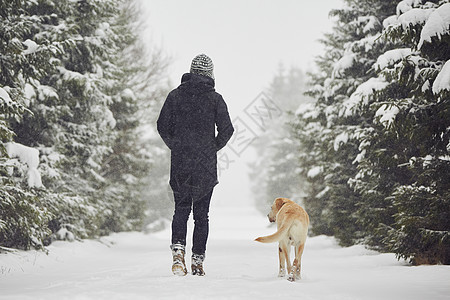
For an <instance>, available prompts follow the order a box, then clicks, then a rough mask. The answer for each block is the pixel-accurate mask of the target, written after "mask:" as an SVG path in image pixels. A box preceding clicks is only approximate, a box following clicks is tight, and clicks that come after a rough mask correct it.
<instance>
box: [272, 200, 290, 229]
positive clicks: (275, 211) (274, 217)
mask: <svg viewBox="0 0 450 300" xmlns="http://www.w3.org/2000/svg"><path fill="white" fill-rule="evenodd" d="M289 201H291V200H289V199H286V198H277V199H275V201H273V204H272V207H271V208H270V212H269V214H268V215H267V217H268V218H269V221H270V223H273V222H275V221H276V220H277V214H278V212H279V211H280V209H281V208H282V207H283V205H285V204H286V203H287V202H289Z"/></svg>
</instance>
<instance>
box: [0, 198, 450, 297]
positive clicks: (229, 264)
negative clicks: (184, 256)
mask: <svg viewBox="0 0 450 300" xmlns="http://www.w3.org/2000/svg"><path fill="white" fill-rule="evenodd" d="M211 220H212V222H211V235H210V240H209V244H208V252H207V259H206V262H205V270H206V273H207V274H206V276H205V277H194V276H191V275H188V276H186V277H175V276H173V275H172V274H171V269H170V267H171V254H170V250H169V231H163V232H159V233H156V234H150V235H145V234H142V233H120V234H114V235H112V236H109V237H106V238H102V239H101V241H100V242H99V241H92V240H89V241H84V242H74V243H69V242H56V243H54V244H52V245H51V246H50V247H49V250H50V254H49V255H48V256H47V255H45V254H44V253H42V252H35V251H29V252H17V253H13V254H7V255H6V254H0V299H108V300H112V299H213V298H214V299H274V298H276V299H386V300H387V299H408V300H411V299H450V267H449V266H420V267H411V266H407V265H406V264H405V263H404V262H398V261H397V260H396V259H395V257H394V255H392V254H379V253H376V252H372V251H368V250H365V249H364V248H363V247H360V246H355V247H350V248H341V247H339V246H337V245H336V243H335V241H334V239H333V238H329V237H323V236H320V237H314V238H309V239H308V241H307V244H306V249H305V252H304V256H303V271H302V275H303V279H302V280H301V281H298V282H295V283H291V282H288V281H287V280H286V279H282V278H278V277H277V273H278V269H277V268H278V257H277V246H276V244H260V243H256V242H254V241H253V239H254V238H255V237H257V236H259V235H263V234H268V233H272V232H273V231H274V230H275V229H274V228H273V227H268V222H267V220H266V218H265V217H262V216H261V215H259V214H258V213H257V212H256V211H255V210H254V209H252V208H249V207H248V208H241V209H240V210H237V209H236V207H233V208H228V207H221V206H213V207H212V210H211ZM191 226H192V225H191ZM188 246H190V245H188ZM189 252H190V251H189ZM189 252H188V255H189V254H190V253H189Z"/></svg>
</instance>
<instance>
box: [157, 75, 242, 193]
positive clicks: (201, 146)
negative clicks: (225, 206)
mask: <svg viewBox="0 0 450 300" xmlns="http://www.w3.org/2000/svg"><path fill="white" fill-rule="evenodd" d="M157 125H158V132H159V134H160V135H161V138H162V139H163V140H164V142H165V143H166V145H167V147H169V148H170V150H171V170H170V185H171V187H172V189H173V190H174V192H176V191H180V190H184V188H186V187H188V188H189V187H191V188H193V190H194V193H195V194H197V193H199V194H198V196H201V195H200V194H201V193H206V192H208V191H209V190H210V189H211V188H212V187H214V186H215V185H216V184H217V183H218V181H217V151H219V150H220V149H221V148H223V147H224V146H225V145H226V143H227V142H228V141H229V139H230V138H231V136H232V135H233V132H234V128H233V125H232V123H231V120H230V116H229V114H228V109H227V105H226V104H225V101H224V100H223V98H222V96H221V95H220V94H219V93H217V92H216V91H215V89H214V80H213V79H212V78H209V77H206V76H202V75H197V74H191V73H186V74H184V75H183V77H182V79H181V85H180V86H179V87H178V88H176V89H174V90H173V91H171V92H170V93H169V95H168V96H167V99H166V101H165V103H164V105H163V107H162V109H161V113H160V115H159V118H158V121H157ZM216 128H217V136H216ZM195 194H194V196H195Z"/></svg>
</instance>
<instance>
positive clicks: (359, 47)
mask: <svg viewBox="0 0 450 300" xmlns="http://www.w3.org/2000/svg"><path fill="white" fill-rule="evenodd" d="M345 3H346V7H345V8H343V9H340V10H335V11H332V12H331V15H332V16H335V17H336V18H337V25H336V26H335V27H334V32H333V34H328V35H326V36H325V39H323V43H324V45H325V47H326V51H325V54H324V56H323V57H319V58H318V61H317V64H318V66H319V68H320V69H321V73H319V74H314V75H313V76H312V85H313V88H312V89H311V91H310V94H311V95H312V96H314V97H315V98H317V99H318V102H317V105H316V106H315V108H314V109H315V110H317V112H315V113H314V111H312V110H306V111H304V112H302V114H300V115H299V117H300V119H301V118H306V120H299V125H301V126H300V127H299V128H297V131H298V134H299V138H300V140H301V141H302V143H303V144H304V145H309V146H308V148H309V149H308V151H307V153H306V155H305V157H304V158H303V159H302V161H303V163H304V164H305V166H309V170H305V174H309V175H310V176H308V177H309V178H310V181H311V183H312V186H314V187H315V188H314V191H311V192H312V193H311V194H310V196H309V197H308V198H307V205H306V206H307V208H308V206H310V212H311V213H312V214H313V217H314V216H315V217H317V218H318V219H316V220H315V221H314V220H313V217H312V218H311V219H312V221H311V223H312V224H313V232H315V229H314V227H315V226H314V223H316V225H317V227H316V228H321V231H317V232H315V233H317V234H321V233H332V234H333V235H335V236H336V237H337V238H338V239H339V240H340V242H341V243H342V244H344V245H350V244H353V243H355V242H357V241H358V240H360V239H361V238H362V237H363V236H364V231H365V230H366V229H367V227H366V226H364V224H363V222H361V221H364V220H362V219H360V218H358V216H357V214H356V212H357V211H358V209H359V208H365V207H366V206H365V204H364V201H368V199H367V198H362V197H361V194H360V192H359V191H358V190H354V189H353V188H352V187H351V186H350V185H349V184H348V183H349V180H350V179H351V178H353V177H354V176H355V174H357V169H356V163H357V161H358V159H359V158H360V157H358V156H357V155H358V153H359V152H360V151H359V150H358V148H359V146H360V145H359V143H358V140H357V137H358V136H359V135H361V134H363V133H364V132H365V128H366V127H367V126H368V125H367V123H368V122H369V121H370V118H369V117H368V116H367V115H364V114H349V113H348V112H347V109H346V108H347V106H348V105H349V103H352V101H355V96H357V95H358V94H359V91H358V90H357V87H358V86H359V85H361V84H362V83H364V82H366V81H367V80H368V79H370V77H371V76H372V74H373V71H372V70H371V66H372V64H373V63H374V62H375V60H376V58H377V56H378V54H379V53H382V51H383V49H384V47H385V45H384V43H383V42H382V41H380V40H379V39H377V37H378V36H379V33H380V32H381V29H382V26H381V22H380V19H383V17H384V16H385V15H386V14H389V11H392V10H393V9H395V5H393V4H392V3H391V2H387V1H345ZM313 124H314V125H313ZM308 128H310V129H312V130H313V132H309V130H307V129H308ZM311 134H314V136H313V137H312V139H313V141H309V142H308V139H311ZM308 153H309V154H308ZM319 171H320V172H319ZM313 175H314V176H313ZM311 210H312V211H311ZM379 212H380V213H381V211H379ZM387 215H389V214H387ZM383 218H384V217H383V216H381V215H380V216H379V219H380V220H381V219H383ZM319 224H320V225H319Z"/></svg>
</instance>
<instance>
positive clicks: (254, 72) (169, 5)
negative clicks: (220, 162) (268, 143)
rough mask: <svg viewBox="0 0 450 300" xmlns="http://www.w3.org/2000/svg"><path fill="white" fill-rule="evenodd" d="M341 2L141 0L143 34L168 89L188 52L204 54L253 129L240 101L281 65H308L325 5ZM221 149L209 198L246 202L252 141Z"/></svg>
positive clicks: (327, 22)
mask: <svg viewBox="0 0 450 300" xmlns="http://www.w3.org/2000/svg"><path fill="white" fill-rule="evenodd" d="M341 6H342V2H341V1H340V0H321V1H308V2H306V1H296V0H282V1H262V0H246V1H238V0H231V1H210V0H209V1H208V0H194V1H174V0H146V1H143V8H144V10H145V12H144V15H145V19H146V20H145V22H146V26H147V27H148V28H147V31H146V33H145V40H146V41H147V42H148V45H149V46H151V47H154V46H157V47H160V48H162V49H163V51H164V52H165V53H166V54H167V55H169V56H170V58H171V65H170V68H169V69H168V70H167V74H168V76H169V77H170V80H171V87H172V88H175V87H176V86H177V85H178V84H179V81H180V78H181V75H182V74H183V73H186V72H188V71H189V67H190V63H191V60H192V58H193V57H194V56H196V55H197V54H200V53H205V54H207V55H208V56H210V57H211V58H212V60H213V62H214V66H215V70H214V73H215V78H216V90H217V91H218V92H219V93H220V94H222V95H223V97H224V99H225V101H226V102H227V104H228V109H229V112H230V116H231V118H232V119H233V120H234V121H236V120H237V119H239V120H241V121H243V122H244V123H245V124H246V125H248V126H250V127H252V126H254V125H255V124H252V121H251V120H249V119H248V118H247V115H246V114H245V109H246V107H248V106H249V105H251V103H252V101H253V100H254V99H255V98H256V97H257V96H258V95H259V94H260V93H261V92H262V91H264V90H265V89H267V87H268V85H269V83H270V81H271V79H272V78H273V77H274V75H275V74H276V72H277V71H278V70H279V69H280V66H285V67H286V68H289V67H291V66H294V67H298V68H301V69H302V70H303V71H309V70H314V68H315V66H314V58H315V57H316V56H317V55H319V54H320V53H322V52H323V48H322V45H321V44H320V43H319V39H320V38H322V37H323V34H324V33H326V32H330V31H331V27H332V19H331V18H329V16H328V14H329V11H330V10H331V9H333V8H339V7H341ZM254 131H255V133H256V135H257V134H258V131H257V130H254ZM231 142H233V140H231ZM224 152H225V154H223V153H224ZM224 155H226V158H227V160H228V161H227V162H226V164H225V166H222V167H221V168H222V169H224V170H222V171H221V172H220V178H219V181H220V184H219V186H218V187H217V188H216V190H215V197H214V198H215V200H214V201H215V203H216V204H224V203H234V200H233V199H235V200H236V201H237V202H238V203H251V202H252V201H253V199H252V197H251V195H250V189H249V186H250V184H249V179H248V175H247V173H248V167H247V163H248V162H249V161H251V160H252V159H253V157H254V153H253V151H252V150H251V147H250V148H246V149H245V151H241V153H239V155H236V154H235V153H234V152H233V151H230V150H229V149H227V148H225V149H224V150H223V151H222V156H223V157H225V156H224ZM244 199H245V200H244Z"/></svg>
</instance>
